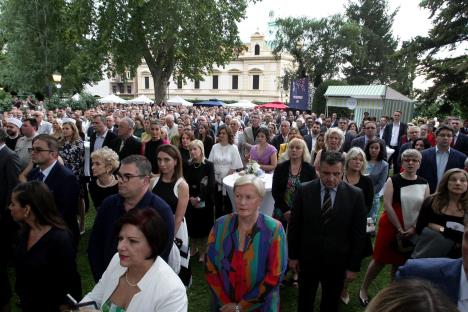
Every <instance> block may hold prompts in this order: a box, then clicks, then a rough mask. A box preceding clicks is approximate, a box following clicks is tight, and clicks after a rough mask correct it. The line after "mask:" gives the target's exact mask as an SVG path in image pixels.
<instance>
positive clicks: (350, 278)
mask: <svg viewBox="0 0 468 312" xmlns="http://www.w3.org/2000/svg"><path fill="white" fill-rule="evenodd" d="M356 277H357V272H352V271H348V270H346V276H345V282H347V283H349V282H352V281H354V280H355V279H356Z"/></svg>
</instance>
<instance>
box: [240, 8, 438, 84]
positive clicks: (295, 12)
mask: <svg viewBox="0 0 468 312" xmlns="http://www.w3.org/2000/svg"><path fill="white" fill-rule="evenodd" d="M346 2H347V1H346V0H263V1H260V2H257V3H255V4H250V5H249V7H248V9H247V18H246V19H244V20H243V21H242V22H240V24H239V32H240V37H241V39H242V41H243V42H249V41H250V36H251V35H252V34H253V33H255V32H256V31H259V32H260V33H262V34H264V35H265V36H266V39H267V40H270V39H272V38H271V37H270V35H269V34H268V22H269V21H270V20H271V18H270V17H269V14H270V12H271V11H273V12H274V18H279V17H288V16H293V17H300V16H306V17H310V18H322V17H327V16H330V15H334V14H338V13H344V4H345V3H346ZM419 3H420V1H419V0H389V5H390V10H391V11H393V10H395V9H396V8H399V10H398V13H397V15H396V16H395V19H394V23H393V34H394V36H395V38H398V39H399V40H400V42H401V41H404V40H410V39H412V38H414V37H416V36H426V35H427V34H428V32H429V30H430V29H431V27H432V22H431V20H429V11H427V10H425V9H422V8H420V7H419ZM414 86H415V87H416V88H425V87H427V82H426V81H425V80H424V79H423V78H422V77H418V78H417V79H416V80H415V81H414Z"/></svg>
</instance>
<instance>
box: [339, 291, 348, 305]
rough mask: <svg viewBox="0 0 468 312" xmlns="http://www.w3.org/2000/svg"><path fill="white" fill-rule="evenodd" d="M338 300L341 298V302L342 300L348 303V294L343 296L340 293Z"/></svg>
mask: <svg viewBox="0 0 468 312" xmlns="http://www.w3.org/2000/svg"><path fill="white" fill-rule="evenodd" d="M340 300H341V302H343V304H345V305H348V303H349V294H348V293H346V294H345V295H344V296H343V295H341V296H340Z"/></svg>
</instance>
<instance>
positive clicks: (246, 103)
mask: <svg viewBox="0 0 468 312" xmlns="http://www.w3.org/2000/svg"><path fill="white" fill-rule="evenodd" d="M227 106H228V107H237V108H255V107H256V106H257V105H255V104H254V103H252V102H250V101H248V100H240V101H239V102H237V103H232V104H227Z"/></svg>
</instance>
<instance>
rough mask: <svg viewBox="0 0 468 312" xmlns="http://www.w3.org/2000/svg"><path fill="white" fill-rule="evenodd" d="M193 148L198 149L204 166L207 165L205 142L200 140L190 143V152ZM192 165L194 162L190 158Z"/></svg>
mask: <svg viewBox="0 0 468 312" xmlns="http://www.w3.org/2000/svg"><path fill="white" fill-rule="evenodd" d="M192 147H198V148H199V149H200V151H201V154H202V161H201V162H202V164H204V163H205V160H206V157H205V146H204V145H203V142H202V141H200V140H193V141H190V143H189V145H188V148H189V150H190V149H191V148H192ZM189 162H190V163H192V162H193V160H192V157H190V160H189Z"/></svg>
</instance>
